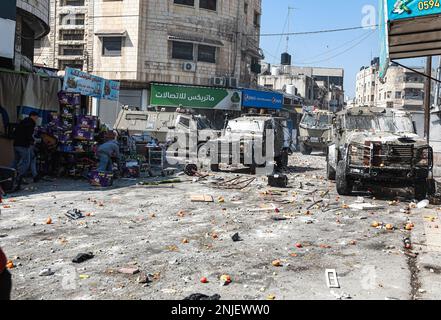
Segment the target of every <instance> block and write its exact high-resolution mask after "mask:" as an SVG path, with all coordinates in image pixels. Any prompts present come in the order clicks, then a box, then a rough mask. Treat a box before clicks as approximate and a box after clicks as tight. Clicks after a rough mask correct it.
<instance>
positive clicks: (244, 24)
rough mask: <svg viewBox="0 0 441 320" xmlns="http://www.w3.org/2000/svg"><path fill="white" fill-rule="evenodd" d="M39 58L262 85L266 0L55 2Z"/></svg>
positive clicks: (133, 83) (152, 75) (152, 76)
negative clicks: (261, 46) (263, 1)
mask: <svg viewBox="0 0 441 320" xmlns="http://www.w3.org/2000/svg"><path fill="white" fill-rule="evenodd" d="M50 1H51V9H52V11H51V19H50V24H51V33H50V35H49V36H48V37H46V38H45V39H44V40H43V41H42V42H41V44H40V45H39V49H38V50H37V52H36V57H35V61H36V62H37V63H39V64H43V65H46V66H49V67H53V68H59V69H64V68H65V67H66V66H70V67H76V68H80V69H82V70H84V71H88V72H91V73H93V74H95V75H98V76H101V77H104V78H107V79H114V80H121V81H122V87H123V88H146V84H147V83H148V82H151V81H155V82H171V83H184V84H195V85H213V84H215V85H230V86H239V85H241V86H255V85H257V74H258V72H259V71H260V68H259V66H260V65H259V61H260V59H261V58H262V55H261V53H260V49H259V35H260V16H261V10H262V9H261V0H234V1H233V0H148V1H147V0H119V1H104V0H96V1H91V0H50Z"/></svg>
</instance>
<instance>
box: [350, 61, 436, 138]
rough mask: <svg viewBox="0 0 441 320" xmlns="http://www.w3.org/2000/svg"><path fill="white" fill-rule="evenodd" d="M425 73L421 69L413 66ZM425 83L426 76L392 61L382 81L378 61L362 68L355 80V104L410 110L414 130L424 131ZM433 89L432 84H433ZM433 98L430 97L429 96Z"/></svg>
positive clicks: (421, 132)
mask: <svg viewBox="0 0 441 320" xmlns="http://www.w3.org/2000/svg"><path fill="white" fill-rule="evenodd" d="M412 69H414V70H415V71H418V72H421V73H425V70H424V68H417V67H415V68H412ZM424 82H425V77H424V76H422V75H421V74H418V73H416V72H414V71H411V70H409V69H406V68H403V67H401V66H398V65H396V64H392V65H391V66H390V67H389V69H388V70H387V74H386V77H385V78H384V81H382V82H381V81H380V79H379V60H378V58H375V59H374V60H372V62H371V65H370V66H368V67H362V68H361V69H360V72H358V74H357V79H356V90H355V92H356V97H355V102H356V105H357V106H377V107H385V108H386V107H387V108H395V109H399V110H403V111H408V112H410V113H412V116H413V118H414V120H415V122H416V125H417V131H418V133H420V134H423V133H424ZM432 88H433V90H435V89H434V88H435V85H433V86H432ZM432 101H433V97H432Z"/></svg>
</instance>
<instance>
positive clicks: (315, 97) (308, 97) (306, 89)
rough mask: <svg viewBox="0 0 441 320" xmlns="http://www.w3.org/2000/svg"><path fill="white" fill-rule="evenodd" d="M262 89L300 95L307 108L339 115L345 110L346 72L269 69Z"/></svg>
mask: <svg viewBox="0 0 441 320" xmlns="http://www.w3.org/2000/svg"><path fill="white" fill-rule="evenodd" d="M265 68H266V72H265V73H263V74H262V75H261V76H259V85H261V86H263V87H266V88H268V89H273V90H279V91H285V92H287V93H290V94H297V95H299V96H301V97H302V98H304V100H305V104H307V105H316V106H318V107H320V108H323V109H329V110H333V111H337V110H340V109H342V108H343V106H344V86H343V83H344V70H343V69H337V68H317V67H295V66H279V65H275V66H272V67H270V66H266V67H265Z"/></svg>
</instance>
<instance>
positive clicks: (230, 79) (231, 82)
mask: <svg viewBox="0 0 441 320" xmlns="http://www.w3.org/2000/svg"><path fill="white" fill-rule="evenodd" d="M226 80H227V81H226V84H225V85H226V86H227V87H229V88H237V87H238V82H239V81H237V78H233V77H228V78H227V79H226Z"/></svg>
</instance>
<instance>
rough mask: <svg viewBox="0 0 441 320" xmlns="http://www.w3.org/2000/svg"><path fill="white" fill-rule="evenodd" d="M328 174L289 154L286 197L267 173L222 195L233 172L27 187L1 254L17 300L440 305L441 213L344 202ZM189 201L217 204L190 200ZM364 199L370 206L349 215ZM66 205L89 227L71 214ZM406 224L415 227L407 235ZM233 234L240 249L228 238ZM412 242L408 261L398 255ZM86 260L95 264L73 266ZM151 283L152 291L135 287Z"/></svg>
mask: <svg viewBox="0 0 441 320" xmlns="http://www.w3.org/2000/svg"><path fill="white" fill-rule="evenodd" d="M324 167H325V157H324V156H322V155H319V154H314V155H312V156H302V155H299V154H295V155H293V156H292V157H291V158H290V168H289V172H290V173H289V178H290V187H289V189H275V188H270V187H268V186H267V181H266V178H265V177H259V178H258V179H257V180H255V181H254V182H253V183H252V184H251V185H250V186H249V187H247V188H245V189H243V190H226V189H222V188H215V187H214V185H213V183H214V182H220V181H222V179H224V181H225V180H230V179H232V178H234V177H235V175H236V174H238V173H237V172H236V173H235V172H229V173H225V172H223V173H220V174H215V175H211V176H210V177H208V178H206V179H200V180H199V181H198V179H197V178H191V177H187V176H180V177H178V179H181V180H182V181H183V182H182V183H175V184H173V185H170V184H164V185H158V186H138V185H136V182H135V181H128V180H125V181H123V180H120V181H117V182H116V184H115V186H114V187H113V188H111V189H104V190H101V189H92V188H91V187H90V186H89V185H88V183H87V182H85V181H67V180H66V181H65V180H62V181H55V182H44V183H41V184H37V185H31V186H30V189H34V187H35V189H34V190H27V191H24V192H23V193H21V194H17V195H15V196H14V197H13V198H8V199H4V200H3V203H2V205H1V216H0V218H1V222H0V246H1V247H2V248H3V249H4V251H5V252H6V253H7V255H8V257H9V258H10V259H11V260H12V261H13V263H14V266H15V267H14V268H13V269H12V270H11V272H12V274H13V280H14V288H13V298H14V299H176V300H179V299H183V298H184V297H186V296H188V295H190V294H192V293H204V294H209V295H213V294H219V295H220V296H221V299H249V300H254V299H263V300H265V299H273V298H275V299H277V300H279V299H280V300H282V299H330V300H333V299H344V298H352V299H380V300H384V299H403V300H404V299H436V298H437V299H439V298H440V297H441V281H439V277H440V273H441V265H440V264H439V261H440V260H439V258H440V253H439V252H440V250H441V233H440V231H439V230H440V229H439V228H438V225H439V223H440V221H439V217H440V212H441V211H440V209H439V208H438V207H435V206H428V207H427V208H425V209H416V208H415V209H411V210H410V211H406V208H408V207H409V202H404V201H399V202H393V203H392V202H391V200H393V199H386V200H375V199H372V198H369V197H367V196H366V195H365V196H364V198H363V199H361V198H357V195H354V196H353V197H343V198H339V197H337V195H336V191H335V184H334V183H332V182H328V181H327V180H326V179H325V178H324V175H325V171H324V169H323V168H324ZM244 173H245V171H244ZM240 174H242V172H240ZM248 177H249V176H248ZM328 191H329V192H328ZM192 195H193V196H194V195H210V196H212V197H213V198H214V202H212V203H197V202H191V200H190V197H191V196H192ZM357 200H358V201H359V202H362V200H364V202H365V203H364V204H362V203H359V204H358V205H362V206H363V205H367V204H370V203H372V204H374V206H373V207H372V209H369V210H360V209H351V208H349V206H350V205H352V204H354V203H356V201H357ZM314 203H317V204H315V205H314ZM412 206H413V205H412ZM70 209H79V210H81V211H82V212H83V214H84V215H85V217H84V218H82V219H79V220H71V219H69V218H67V217H66V216H65V213H66V212H67V211H69V210H70ZM49 218H50V219H51V220H52V221H51V222H52V223H51V224H47V222H50V221H47V220H48V219H49ZM375 221H376V222H378V223H383V227H382V226H381V225H380V227H378V228H375V227H373V226H372V224H373V223H374V222H375ZM408 221H410V222H411V223H413V224H414V225H415V227H414V229H413V230H412V231H406V230H405V229H404V228H405V226H406V224H407V223H408ZM387 224H391V225H392V226H393V228H394V229H393V230H387V229H386V225H387ZM387 227H388V228H390V227H391V226H387ZM235 233H239V236H240V238H242V241H239V242H234V241H233V240H232V238H231V236H232V235H234V234H235ZM408 237H410V238H411V241H412V244H413V250H411V251H407V250H405V249H404V244H403V239H405V238H408ZM88 252H92V253H93V254H94V257H93V258H92V259H90V260H88V261H85V262H83V263H81V264H75V263H73V262H72V259H73V258H75V256H76V255H77V254H79V253H88ZM48 268H50V269H51V270H50V271H51V272H49V273H48V272H46V273H43V274H49V275H40V274H41V273H42V271H44V269H48ZM121 268H129V269H138V270H139V271H140V273H138V274H134V275H132V274H126V273H121V270H120V269H121ZM326 269H335V270H336V272H337V274H338V281H339V284H340V288H328V286H327V284H326V278H325V270H326ZM46 271H48V270H46ZM129 271H131V270H129ZM52 273H53V274H52ZM144 275H147V277H148V278H149V280H150V281H151V282H149V283H147V284H143V283H139V278H142V277H143V276H144ZM222 275H229V276H230V277H231V283H230V284H229V285H222V284H220V281H219V279H220V277H221V276H222ZM203 277H205V278H206V280H207V282H208V283H202V282H201V278H203ZM144 280H145V279H144ZM141 282H142V281H141Z"/></svg>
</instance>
